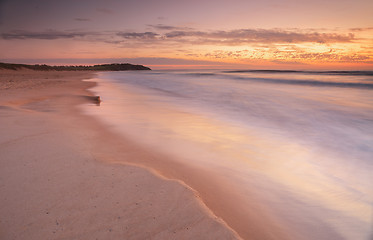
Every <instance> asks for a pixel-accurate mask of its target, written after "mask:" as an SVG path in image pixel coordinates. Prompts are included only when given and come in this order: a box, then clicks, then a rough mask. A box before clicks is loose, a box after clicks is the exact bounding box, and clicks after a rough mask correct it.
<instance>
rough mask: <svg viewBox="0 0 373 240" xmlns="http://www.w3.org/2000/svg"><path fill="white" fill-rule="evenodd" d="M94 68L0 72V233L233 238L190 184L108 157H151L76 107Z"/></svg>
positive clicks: (52, 236) (6, 235)
mask: <svg viewBox="0 0 373 240" xmlns="http://www.w3.org/2000/svg"><path fill="white" fill-rule="evenodd" d="M93 74H94V73H89V72H54V71H50V72H36V71H30V70H29V71H27V70H21V71H11V70H9V71H5V70H1V71H0V239H4V240H7V239H31V240H32V239H38V240H39V239H236V238H238V236H237V235H236V234H235V233H234V231H233V230H231V229H230V228H229V227H228V226H227V225H226V224H225V223H224V222H223V221H222V220H221V219H219V218H217V217H216V216H214V215H213V214H212V213H211V212H210V211H209V210H208V209H207V208H206V207H205V206H204V205H203V203H202V202H201V201H200V199H199V198H198V196H197V194H196V193H195V192H194V191H192V190H191V189H190V188H188V187H186V186H184V185H183V184H180V183H179V182H177V181H172V180H167V179H164V178H161V177H160V176H158V175H156V174H154V173H152V172H151V171H149V170H147V169H144V168H140V167H137V166H130V165H123V164H115V163H114V162H116V161H118V160H123V159H116V158H115V156H117V158H118V156H120V157H121V158H122V157H127V158H131V159H132V160H133V159H137V158H139V159H142V161H143V162H149V161H152V158H153V157H155V156H154V154H152V153H151V152H149V151H145V150H144V149H142V148H141V147H139V146H135V145H134V144H132V143H131V142H124V143H123V142H121V145H120V147H119V145H118V147H115V146H113V144H112V143H113V140H112V137H111V136H112V133H109V132H106V130H105V127H104V126H102V125H100V124H99V123H98V122H96V121H95V120H94V119H91V118H89V117H87V116H84V115H82V114H81V113H80V112H79V110H78V108H77V107H76V106H77V105H78V104H81V103H84V102H88V101H89V98H87V96H89V93H88V92H87V91H86V89H87V88H88V87H91V86H93V85H94V83H92V82H82V81H80V79H83V78H89V77H91V76H92V75H93ZM114 145H115V144H114ZM113 158H114V159H113ZM124 161H125V160H124ZM132 162H133V161H132Z"/></svg>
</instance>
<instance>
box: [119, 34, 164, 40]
mask: <svg viewBox="0 0 373 240" xmlns="http://www.w3.org/2000/svg"><path fill="white" fill-rule="evenodd" d="M117 35H118V36H120V37H122V38H125V39H155V38H156V37H157V36H159V34H158V33H154V32H142V33H137V32H119V33H117Z"/></svg>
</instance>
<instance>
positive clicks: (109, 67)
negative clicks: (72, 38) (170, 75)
mask: <svg viewBox="0 0 373 240" xmlns="http://www.w3.org/2000/svg"><path fill="white" fill-rule="evenodd" d="M0 69H8V70H19V69H30V70H36V71H129V70H151V69H150V68H149V67H145V66H143V65H133V64H129V63H112V64H100V65H93V66H83V65H77V66H49V65H46V64H42V65H40V64H36V65H28V64H15V63H2V62H0Z"/></svg>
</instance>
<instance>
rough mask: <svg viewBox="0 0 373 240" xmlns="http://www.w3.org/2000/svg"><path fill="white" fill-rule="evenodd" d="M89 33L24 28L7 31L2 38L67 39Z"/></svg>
mask: <svg viewBox="0 0 373 240" xmlns="http://www.w3.org/2000/svg"><path fill="white" fill-rule="evenodd" d="M86 35H89V33H85V32H63V31H54V30H48V31H44V32H29V31H22V30H15V31H11V32H7V33H2V34H1V38H3V39H6V40H12V39H42V40H55V39H61V38H63V39H66V38H76V37H84V36H86Z"/></svg>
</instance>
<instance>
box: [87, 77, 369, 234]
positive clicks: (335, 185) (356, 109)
mask: <svg viewBox="0 0 373 240" xmlns="http://www.w3.org/2000/svg"><path fill="white" fill-rule="evenodd" d="M93 80H94V81H96V82H97V83H98V85H97V87H95V88H93V89H92V91H93V92H94V93H95V94H96V95H99V96H100V97H101V99H102V103H101V105H100V106H99V107H95V106H84V110H85V112H86V113H87V114H89V115H93V116H95V117H97V118H98V119H100V121H102V122H104V123H105V124H106V125H107V126H108V127H110V129H112V130H113V131H116V132H117V133H119V134H123V135H124V136H126V138H129V139H131V140H132V141H134V142H136V143H139V144H141V145H143V146H146V148H148V149H155V150H156V151H158V152H161V153H162V154H165V155H167V156H170V159H174V161H175V164H178V165H181V166H185V167H186V168H190V169H194V170H193V172H192V171H190V172H191V173H190V175H188V171H186V172H187V173H185V172H183V176H181V177H180V179H178V180H181V181H183V182H184V183H185V184H186V185H188V186H190V187H191V188H193V189H194V190H196V191H197V192H198V193H199V194H200V196H201V199H202V200H206V201H205V203H206V205H207V207H209V206H210V205H214V204H213V203H212V201H211V199H212V197H214V196H215V197H216V198H219V197H220V198H223V197H224V196H227V197H229V198H230V199H229V200H222V201H223V202H224V203H222V205H221V206H218V205H214V206H213V207H212V210H213V211H214V212H216V213H217V215H219V209H224V210H225V211H230V208H231V209H232V216H234V214H235V211H236V212H237V216H238V215H239V216H238V218H239V219H241V220H242V221H241V223H240V224H236V225H240V228H241V230H239V231H238V232H239V233H240V232H242V231H244V230H242V229H244V228H245V219H246V217H247V225H249V224H250V221H255V217H258V218H260V217H261V216H268V219H271V222H272V223H273V225H271V226H272V227H268V228H262V230H258V231H272V230H271V229H273V226H279V228H281V229H282V230H283V231H285V232H291V234H290V239H291V238H293V239H351V240H356V239H367V240H368V239H372V238H373V232H372V231H373V221H372V215H373V205H372V204H373V72H371V71H365V72H361V71H329V72H316V71H266V70H258V71H252V70H251V71H237V70H162V71H128V72H103V73H100V74H99V75H98V77H97V78H96V79H93ZM131 161H132V162H136V159H133V160H131ZM171 166H172V164H171V165H170V167H171ZM156 170H157V169H156ZM175 171H176V170H175ZM161 172H162V171H161ZM197 175H198V176H199V178H195V176H197ZM173 176H177V173H176V174H174V175H173ZM176 178H177V177H176ZM196 179H199V180H198V181H197V180H196ZM201 179H202V180H201ZM201 182H203V184H202V183H201ZM201 185H203V186H204V187H200V186H201ZM209 186H210V187H209ZM228 194H229V195H228ZM205 196H206V199H205V198H204V197H205ZM208 199H210V200H208ZM253 202H256V203H255V204H254V203H253ZM256 206H257V209H256V213H255V216H253V213H252V212H253V211H252V210H253V209H252V208H254V207H256ZM237 209H238V210H237ZM215 210H216V211H215ZM221 212H224V211H223V210H221ZM222 215H223V216H221V217H222V218H223V220H225V219H224V214H222ZM232 219H233V218H232V217H231V218H227V220H226V222H227V223H228V225H229V224H230V222H235V221H234V219H233V220H232ZM258 224H259V223H258ZM233 225H234V224H233ZM233 225H232V227H233V228H234V226H233ZM248 228H249V226H248ZM274 239H276V238H274Z"/></svg>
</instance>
